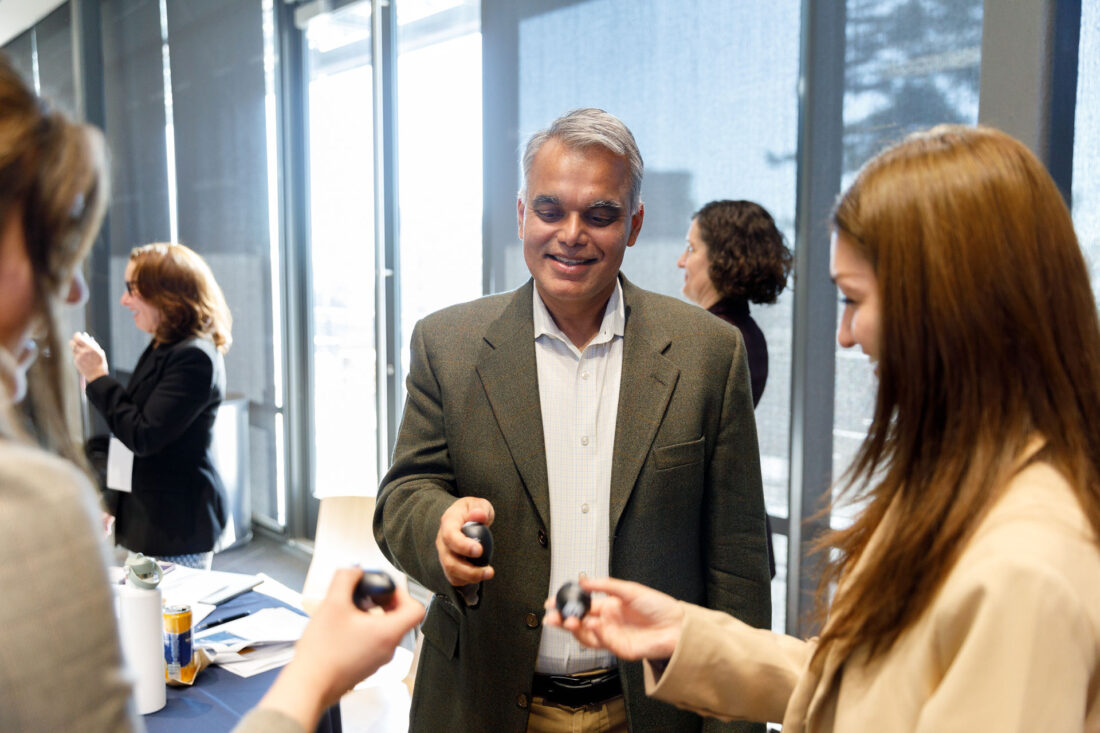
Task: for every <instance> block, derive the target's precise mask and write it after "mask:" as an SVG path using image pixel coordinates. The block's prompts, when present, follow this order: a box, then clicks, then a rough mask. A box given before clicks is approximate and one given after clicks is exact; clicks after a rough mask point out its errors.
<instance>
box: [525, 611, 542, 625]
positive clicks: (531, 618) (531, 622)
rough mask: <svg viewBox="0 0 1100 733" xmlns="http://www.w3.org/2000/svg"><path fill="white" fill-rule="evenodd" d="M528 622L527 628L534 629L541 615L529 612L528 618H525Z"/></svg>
mask: <svg viewBox="0 0 1100 733" xmlns="http://www.w3.org/2000/svg"><path fill="white" fill-rule="evenodd" d="M524 620H525V621H526V622H527V628H529V629H534V628H537V627H538V625H539V617H538V616H537V615H535V614H533V613H529V614H527V618H526V619H524Z"/></svg>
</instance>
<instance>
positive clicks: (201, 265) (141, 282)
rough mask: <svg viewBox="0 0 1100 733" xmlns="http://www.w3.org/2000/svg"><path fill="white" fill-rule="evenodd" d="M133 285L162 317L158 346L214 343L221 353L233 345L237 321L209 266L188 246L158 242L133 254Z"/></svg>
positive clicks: (157, 337) (157, 336) (139, 248)
mask: <svg viewBox="0 0 1100 733" xmlns="http://www.w3.org/2000/svg"><path fill="white" fill-rule="evenodd" d="M130 262H131V263H133V266H134V269H133V274H132V275H131V282H132V284H133V285H135V286H136V287H137V290H138V293H139V294H140V295H141V298H142V300H144V301H146V302H148V303H149V304H150V305H152V306H153V307H155V308H156V309H157V310H159V311H160V314H161V319H160V323H159V324H158V326H157V330H156V334H155V335H154V336H155V338H156V340H157V341H159V342H161V343H175V342H176V341H179V340H181V339H185V338H189V337H192V336H201V337H204V338H209V339H210V340H211V341H213V342H214V345H215V346H216V347H217V348H218V351H220V352H221V353H223V354H224V353H225V352H227V351H229V347H230V345H231V344H232V343H233V334H232V329H233V317H232V315H231V314H230V312H229V306H228V305H227V304H226V302H225V295H224V294H223V293H222V289H221V288H220V287H218V282H217V280H215V279H214V273H213V272H212V271H211V270H210V266H209V265H207V264H206V260H204V259H203V258H202V257H200V256H199V254H198V253H197V252H195V251H194V250H192V249H191V248H189V247H186V246H184V245H182V244H170V243H165V242H158V243H155V244H147V245H145V246H143V247H137V248H135V249H134V250H133V251H131V252H130Z"/></svg>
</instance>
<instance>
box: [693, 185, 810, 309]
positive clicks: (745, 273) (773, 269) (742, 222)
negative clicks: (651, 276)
mask: <svg viewBox="0 0 1100 733" xmlns="http://www.w3.org/2000/svg"><path fill="white" fill-rule="evenodd" d="M692 219H694V220H695V223H696V225H697V226H698V228H699V234H700V236H701V237H702V238H703V242H704V243H705V244H706V245H707V260H708V261H709V266H708V267H707V274H708V275H710V279H711V282H713V283H714V288H715V289H716V290H717V291H718V294H719V295H721V296H722V297H723V298H745V299H746V300H750V301H752V302H753V303H774V302H775V300H776V298H778V297H779V294H780V293H782V292H783V288H785V287H786V286H787V276H788V275H789V274H790V272H791V266H792V264H793V263H794V257H793V255H791V251H790V250H789V249H788V248H787V245H786V244H785V243H784V242H783V235H782V234H780V232H779V230H778V229H777V228H776V226H775V220H774V219H772V215H771V214H769V213H768V212H767V210H766V209H765V208H764V207H763V206H761V205H760V204H756V203H753V202H752V201H711V202H710V203H709V204H706V205H705V206H704V207H703V208H701V209H699V210H698V211H697V212H695V214H694V215H693V216H692Z"/></svg>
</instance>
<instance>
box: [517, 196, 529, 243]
mask: <svg viewBox="0 0 1100 733" xmlns="http://www.w3.org/2000/svg"><path fill="white" fill-rule="evenodd" d="M526 209H527V207H526V206H524V204H523V197H522V196H517V197H516V227H517V229H518V230H519V238H520V239H523V215H524V213H525V211H526Z"/></svg>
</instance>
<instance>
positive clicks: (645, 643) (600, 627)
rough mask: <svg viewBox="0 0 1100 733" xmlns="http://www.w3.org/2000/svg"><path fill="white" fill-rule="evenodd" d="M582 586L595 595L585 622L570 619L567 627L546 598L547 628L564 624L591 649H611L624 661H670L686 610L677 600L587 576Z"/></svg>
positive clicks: (626, 583)
mask: <svg viewBox="0 0 1100 733" xmlns="http://www.w3.org/2000/svg"><path fill="white" fill-rule="evenodd" d="M580 583H581V587H582V588H584V589H585V590H587V591H589V592H590V593H604V594H606V596H604V597H594V598H593V599H592V608H591V609H590V610H589V611H588V614H587V615H586V616H585V617H584V619H583V620H578V619H576V618H572V617H571V618H567V619H565V621H564V623H563V622H562V619H561V614H559V613H558V611H557V608H556V607H555V605H554V598H553V597H551V598H548V599H546V616H545V617H544V618H543V624H544V625H546V626H560V627H562V628H565V629H566V630H568V631H571V632H573V636H575V637H576V639H577V641H579V642H580V643H582V644H584V645H585V646H587V647H592V648H595V649H606V650H608V651H610V652H611V653H612V654H614V655H615V656H616V657H618V658H619V659H629V660H638V659H669V658H670V657H672V652H673V651H674V650H675V649H676V644H677V643H678V642H679V641H680V626H681V625H682V623H683V620H684V611H683V608H681V606H680V604H679V602H678V601H677V600H676V599H675V598H673V597H672V596H668V595H665V594H664V593H661V592H660V591H656V590H653V589H652V588H649V587H647V586H644V585H642V584H641V583H632V582H630V581H626V580H616V579H614V578H605V579H603V580H592V579H589V578H584V577H582V578H581V580H580Z"/></svg>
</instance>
